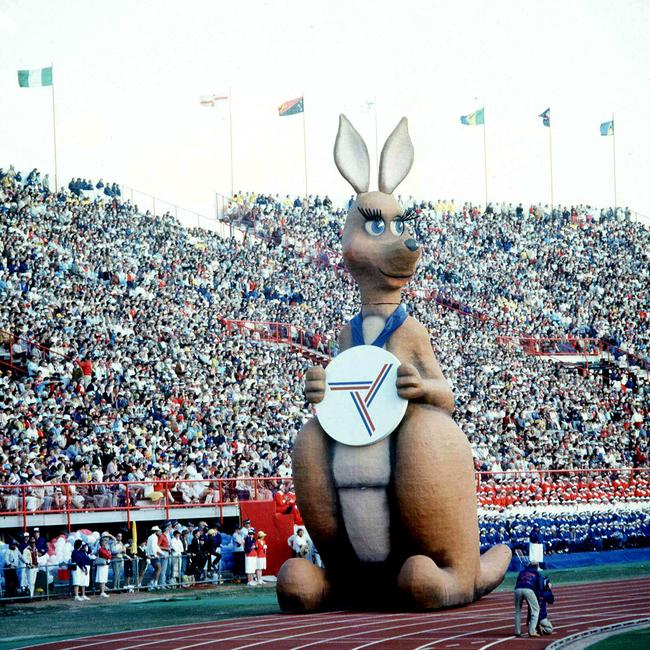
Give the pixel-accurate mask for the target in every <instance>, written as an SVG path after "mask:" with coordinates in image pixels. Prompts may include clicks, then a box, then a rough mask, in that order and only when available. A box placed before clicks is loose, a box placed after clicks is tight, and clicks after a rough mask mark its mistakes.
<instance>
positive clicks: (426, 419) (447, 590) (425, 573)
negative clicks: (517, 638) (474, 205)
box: [394, 404, 510, 609]
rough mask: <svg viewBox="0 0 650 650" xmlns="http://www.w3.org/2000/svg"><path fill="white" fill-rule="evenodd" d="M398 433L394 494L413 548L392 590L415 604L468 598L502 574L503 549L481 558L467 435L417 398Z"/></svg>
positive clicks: (435, 604) (462, 601)
mask: <svg viewBox="0 0 650 650" xmlns="http://www.w3.org/2000/svg"><path fill="white" fill-rule="evenodd" d="M397 435H398V439H397V447H396V463H395V479H394V480H395V495H396V498H397V502H398V510H399V513H400V517H401V519H402V523H403V525H404V529H405V530H408V531H410V544H411V549H412V551H413V553H412V556H411V557H409V558H407V559H406V561H405V562H404V564H403V566H402V569H401V571H400V574H399V577H398V587H399V590H400V592H401V593H402V595H403V597H404V598H405V600H406V601H407V602H408V603H409V605H410V606H411V607H413V608H416V609H435V608H438V607H449V606H452V605H461V604H465V603H469V602H471V601H472V600H474V599H475V598H476V597H478V596H479V595H482V593H486V592H487V591H489V590H490V589H493V588H494V587H495V586H496V585H497V584H498V583H499V582H500V581H501V579H503V574H504V573H505V570H506V568H507V563H506V564H505V565H503V561H504V560H505V554H506V553H507V554H508V555H509V553H510V551H509V549H507V548H506V549H505V552H503V557H502V552H501V551H494V552H493V554H492V555H491V556H490V558H489V560H488V561H487V562H486V566H485V568H483V567H482V565H481V561H480V556H479V536H478V523H477V513H476V490H475V486H474V468H473V463H472V452H471V448H470V445H469V442H468V440H467V438H466V437H465V435H464V434H463V433H462V431H461V430H460V429H459V428H458V427H457V426H456V424H455V423H454V421H453V420H452V419H451V418H450V417H449V416H448V415H447V414H446V413H443V412H442V411H440V410H438V409H435V408H433V407H429V406H421V405H416V404H411V405H410V406H409V409H408V411H407V415H406V417H405V419H404V420H403V422H402V424H401V425H400V428H399V431H398V433H397ZM497 560H498V561H497ZM501 569H502V570H501ZM483 576H484V577H483ZM479 592H480V593H479Z"/></svg>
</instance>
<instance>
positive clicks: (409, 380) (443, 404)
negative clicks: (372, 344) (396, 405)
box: [397, 318, 455, 413]
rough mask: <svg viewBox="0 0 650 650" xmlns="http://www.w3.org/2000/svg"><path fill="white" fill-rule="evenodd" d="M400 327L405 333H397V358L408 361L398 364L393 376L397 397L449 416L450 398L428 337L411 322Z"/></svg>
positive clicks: (421, 327)
mask: <svg viewBox="0 0 650 650" xmlns="http://www.w3.org/2000/svg"><path fill="white" fill-rule="evenodd" d="M405 326H406V327H405ZM402 327H403V328H404V327H405V331H404V332H401V333H400V334H401V336H400V341H399V344H398V354H397V356H398V358H399V359H400V360H403V359H409V360H410V363H409V362H405V363H402V365H401V366H400V367H399V369H398V372H397V386H398V389H399V391H400V394H401V395H402V397H405V398H406V399H408V400H409V401H411V402H415V403H417V404H429V405H430V406H437V407H438V408H441V409H443V410H444V411H446V412H447V413H453V412H454V409H455V398H454V394H453V392H452V390H451V388H450V387H449V384H448V383H447V380H446V379H445V377H444V375H443V374H442V370H440V366H439V365H438V360H437V359H436V355H435V354H434V353H433V350H432V349H431V341H430V340H429V333H428V332H427V330H426V328H425V327H424V326H423V325H421V324H420V323H418V322H417V321H416V320H415V319H412V318H409V319H408V321H407V322H406V323H404V325H403V326H402ZM400 329H402V328H400ZM399 331H400V330H398V332H399Z"/></svg>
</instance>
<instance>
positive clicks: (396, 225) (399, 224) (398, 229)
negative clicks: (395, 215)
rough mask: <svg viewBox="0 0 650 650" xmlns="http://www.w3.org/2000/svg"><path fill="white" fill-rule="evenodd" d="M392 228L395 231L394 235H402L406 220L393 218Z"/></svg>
mask: <svg viewBox="0 0 650 650" xmlns="http://www.w3.org/2000/svg"><path fill="white" fill-rule="evenodd" d="M390 230H391V232H392V233H393V235H397V237H401V236H402V233H403V232H404V222H403V221H402V220H401V219H393V220H392V221H391V222H390Z"/></svg>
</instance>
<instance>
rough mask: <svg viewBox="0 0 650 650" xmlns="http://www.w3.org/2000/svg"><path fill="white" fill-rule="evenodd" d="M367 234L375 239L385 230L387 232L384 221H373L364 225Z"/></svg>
mask: <svg viewBox="0 0 650 650" xmlns="http://www.w3.org/2000/svg"><path fill="white" fill-rule="evenodd" d="M364 226H365V228H366V232H367V233H368V234H369V235H372V236H373V237H378V236H379V235H381V234H382V233H383V232H384V230H386V224H385V223H384V220H383V219H373V220H372V221H366V223H365V224H364Z"/></svg>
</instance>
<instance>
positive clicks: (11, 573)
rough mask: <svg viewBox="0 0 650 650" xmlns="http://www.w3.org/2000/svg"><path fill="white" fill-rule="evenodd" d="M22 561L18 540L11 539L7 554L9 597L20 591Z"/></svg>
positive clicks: (6, 571) (6, 566) (6, 580)
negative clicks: (19, 580)
mask: <svg viewBox="0 0 650 650" xmlns="http://www.w3.org/2000/svg"><path fill="white" fill-rule="evenodd" d="M21 561H22V557H21V554H20V551H19V550H18V546H17V545H16V540H15V539H13V538H11V539H10V540H9V550H8V551H7V552H6V554H5V569H4V571H5V592H6V594H7V596H8V597H9V598H11V597H12V596H15V595H16V594H17V593H18V567H19V566H20V563H21Z"/></svg>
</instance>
